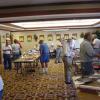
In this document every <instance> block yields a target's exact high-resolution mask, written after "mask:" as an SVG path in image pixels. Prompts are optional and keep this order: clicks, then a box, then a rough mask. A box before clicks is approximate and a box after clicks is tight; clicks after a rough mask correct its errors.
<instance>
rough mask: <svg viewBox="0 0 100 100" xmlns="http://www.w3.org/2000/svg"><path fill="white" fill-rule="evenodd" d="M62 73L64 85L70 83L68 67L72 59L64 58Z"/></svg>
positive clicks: (70, 77)
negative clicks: (63, 73)
mask: <svg viewBox="0 0 100 100" xmlns="http://www.w3.org/2000/svg"><path fill="white" fill-rule="evenodd" d="M63 61H64V72H65V83H66V84H69V83H72V75H71V70H70V67H71V66H72V57H64V59H63Z"/></svg>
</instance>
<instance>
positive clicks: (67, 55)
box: [62, 39, 74, 84]
mask: <svg viewBox="0 0 100 100" xmlns="http://www.w3.org/2000/svg"><path fill="white" fill-rule="evenodd" d="M62 45H63V62H64V71H65V83H66V84H71V83H72V75H71V67H72V60H73V56H74V45H73V44H72V39H68V40H67V41H66V40H63V41H62Z"/></svg>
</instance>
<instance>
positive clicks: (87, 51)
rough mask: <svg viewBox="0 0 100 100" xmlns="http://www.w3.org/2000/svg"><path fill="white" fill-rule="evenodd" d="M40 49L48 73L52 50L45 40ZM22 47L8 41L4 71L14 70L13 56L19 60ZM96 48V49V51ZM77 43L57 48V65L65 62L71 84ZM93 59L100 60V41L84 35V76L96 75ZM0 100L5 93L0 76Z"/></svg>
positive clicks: (64, 44)
mask: <svg viewBox="0 0 100 100" xmlns="http://www.w3.org/2000/svg"><path fill="white" fill-rule="evenodd" d="M39 44H40V47H39V51H40V63H41V66H42V72H43V73H45V74H47V73H48V62H49V59H50V49H49V47H48V45H47V44H46V43H44V41H43V40H40V41H39ZM21 48H22V46H21V45H20V43H19V42H18V41H17V40H16V39H15V40H14V43H13V44H11V43H10V39H8V38H7V39H6V44H5V46H4V47H3V58H4V69H5V70H6V69H9V70H11V69H12V65H11V59H12V58H11V56H12V55H13V59H17V58H19V57H20V55H21ZM94 48H95V49H94ZM74 51H75V41H74V40H73V39H68V40H64V39H62V40H61V41H60V44H58V45H57V48H56V63H61V61H62V59H63V62H64V66H65V67H64V68H65V78H67V79H65V82H66V83H70V82H71V77H70V76H71V75H69V74H71V73H70V71H69V70H70V67H71V66H72V60H73V57H74V56H75V52H74ZM93 57H98V58H100V40H99V39H97V38H96V36H94V37H93V36H92V34H91V33H89V32H88V33H86V34H84V39H83V41H82V42H81V44H80V61H81V68H82V75H83V76H85V75H92V74H93V73H94V69H93V66H92V59H93ZM0 84H2V85H0V100H1V97H2V92H3V81H2V78H1V76H0Z"/></svg>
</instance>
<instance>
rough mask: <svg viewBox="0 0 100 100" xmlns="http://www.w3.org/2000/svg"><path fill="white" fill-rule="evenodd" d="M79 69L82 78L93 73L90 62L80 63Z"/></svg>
mask: <svg viewBox="0 0 100 100" xmlns="http://www.w3.org/2000/svg"><path fill="white" fill-rule="evenodd" d="M81 68H82V75H83V76H87V75H92V74H93V73H94V70H93V66H92V62H82V63H81Z"/></svg>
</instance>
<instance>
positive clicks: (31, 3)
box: [0, 0, 100, 31]
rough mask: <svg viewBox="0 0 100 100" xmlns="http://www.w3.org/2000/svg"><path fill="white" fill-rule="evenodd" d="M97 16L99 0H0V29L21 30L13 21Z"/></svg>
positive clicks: (99, 15)
mask: <svg viewBox="0 0 100 100" xmlns="http://www.w3.org/2000/svg"><path fill="white" fill-rule="evenodd" d="M98 18H100V0H0V29H4V30H10V31H18V30H21V27H19V26H15V25H11V24H10V23H13V22H34V21H35V22H37V21H54V20H73V19H98ZM98 23H99V22H98ZM98 23H97V24H96V26H97V27H99V26H100V24H98Z"/></svg>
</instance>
